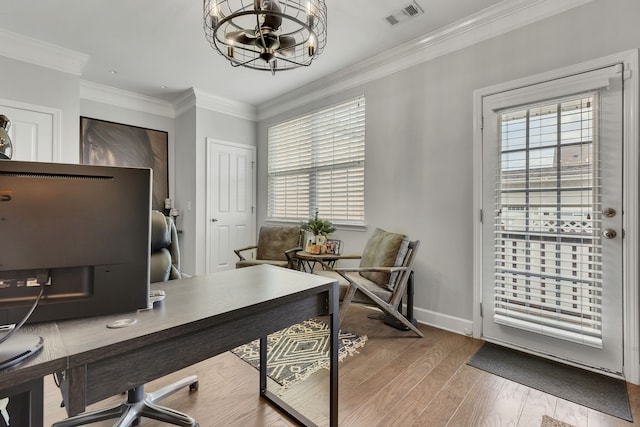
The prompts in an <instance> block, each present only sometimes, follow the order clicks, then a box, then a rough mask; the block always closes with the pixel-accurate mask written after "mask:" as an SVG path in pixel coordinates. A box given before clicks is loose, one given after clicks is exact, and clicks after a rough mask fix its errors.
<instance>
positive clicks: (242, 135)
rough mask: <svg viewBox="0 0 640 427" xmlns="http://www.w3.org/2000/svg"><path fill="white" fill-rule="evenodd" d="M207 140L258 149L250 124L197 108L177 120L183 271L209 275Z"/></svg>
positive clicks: (252, 123)
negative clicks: (207, 258) (207, 250)
mask: <svg viewBox="0 0 640 427" xmlns="http://www.w3.org/2000/svg"><path fill="white" fill-rule="evenodd" d="M207 138H215V139H219V140H224V141H229V142H236V143H241V144H247V145H255V141H256V126H255V123H254V122H253V121H251V120H247V119H243V118H239V117H236V116H231V115H227V114H222V113H219V112H215V111H211V110H208V109H205V108H201V107H197V106H194V107H193V108H191V109H189V110H188V111H187V112H185V113H183V114H182V115H181V116H179V117H178V118H177V119H176V140H177V141H178V143H177V147H178V151H177V152H176V171H177V178H176V185H177V190H178V191H177V192H176V206H177V207H178V209H180V211H181V217H180V218H179V219H178V226H179V228H180V230H181V231H182V236H181V241H180V243H181V248H182V253H183V259H184V262H183V265H182V268H183V270H184V271H185V272H186V273H188V274H204V273H206V224H207V218H206V213H207V204H206V203H207V194H206V192H207V183H206V176H207V174H206V170H207V146H206V140H207Z"/></svg>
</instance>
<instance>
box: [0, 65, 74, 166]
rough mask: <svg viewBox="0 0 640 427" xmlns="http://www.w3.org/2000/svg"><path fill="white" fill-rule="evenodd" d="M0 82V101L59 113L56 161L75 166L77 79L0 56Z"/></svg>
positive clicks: (67, 74)
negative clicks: (57, 158)
mask: <svg viewBox="0 0 640 427" xmlns="http://www.w3.org/2000/svg"><path fill="white" fill-rule="evenodd" d="M0 81H1V82H2V86H1V89H0V99H3V100H8V101H14V102H19V103H23V104H29V105H34V106H43V107H49V108H53V109H56V110H59V111H60V112H61V115H60V120H61V124H60V134H59V137H60V151H59V153H58V155H59V159H60V162H62V163H78V161H79V159H80V132H79V127H80V126H79V124H78V116H79V111H80V110H79V109H80V97H79V93H80V77H78V76H75V75H72V74H69V73H63V72H60V71H55V70H51V69H49V68H44V67H40V66H37V65H32V64H28V63H26V62H22V61H17V60H14V59H10V58H7V57H4V56H0ZM0 114H2V111H0ZM9 118H11V117H9ZM18 143H19V141H14V144H18Z"/></svg>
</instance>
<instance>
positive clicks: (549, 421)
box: [540, 415, 575, 427]
mask: <svg viewBox="0 0 640 427" xmlns="http://www.w3.org/2000/svg"><path fill="white" fill-rule="evenodd" d="M540 427H575V426H574V425H573V424H569V423H565V422H564V421H560V420H556V419H554V418H551V417H550V416H548V415H543V417H542V422H541V423H540Z"/></svg>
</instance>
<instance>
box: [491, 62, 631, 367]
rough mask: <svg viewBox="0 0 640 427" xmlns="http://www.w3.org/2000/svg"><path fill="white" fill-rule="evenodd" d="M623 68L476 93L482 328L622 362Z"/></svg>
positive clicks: (524, 342) (598, 360) (581, 356)
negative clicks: (479, 146)
mask: <svg viewBox="0 0 640 427" xmlns="http://www.w3.org/2000/svg"><path fill="white" fill-rule="evenodd" d="M622 91H623V73H622V66H618V65H614V66H610V67H604V68H601V69H598V70H594V71H590V72H586V73H580V74H576V75H574V76H571V77H566V78H563V79H557V80H553V81H548V82H544V83H540V84H537V85H532V86H527V87H522V88H519V89H514V90H509V91H506V92H502V93H497V94H493V95H490V96H486V97H484V98H483V99H482V117H483V127H482V181H483V182H482V188H483V190H482V212H483V218H482V261H481V262H482V278H481V280H482V309H481V312H482V314H481V315H482V335H483V337H484V338H486V339H489V340H493V341H497V342H502V343H505V344H508V345H511V346H516V347H521V348H523V349H527V350H529V351H533V352H535V353H539V354H543V355H550V356H552V357H554V358H559V359H564V360H568V361H572V362H574V363H578V364H583V365H586V366H590V367H594V368H597V369H601V370H605V371H609V372H613V373H622V367H623V339H622V337H623V319H622V312H623V300H622V296H623V292H622V291H623V287H622V247H623V246H622V237H623V232H622V190H623V189H622V165H623V163H622V160H623V159H622V153H623V143H622V141H623V139H622V137H623V135H622V129H623V123H622V118H623V103H622V99H623V98H622Z"/></svg>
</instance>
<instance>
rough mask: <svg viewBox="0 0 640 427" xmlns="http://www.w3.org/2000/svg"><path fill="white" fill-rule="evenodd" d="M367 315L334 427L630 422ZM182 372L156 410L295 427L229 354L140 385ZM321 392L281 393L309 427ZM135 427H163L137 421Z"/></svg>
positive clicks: (321, 416)
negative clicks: (195, 380)
mask: <svg viewBox="0 0 640 427" xmlns="http://www.w3.org/2000/svg"><path fill="white" fill-rule="evenodd" d="M369 313H371V310H370V309H367V308H365V307H358V306H353V307H352V308H350V309H349V313H348V315H347V318H346V319H345V322H344V324H343V325H342V328H343V329H344V330H347V331H351V332H356V333H359V334H361V335H367V336H368V338H369V339H368V341H367V344H366V345H365V346H364V347H362V348H360V349H359V350H358V351H359V353H358V354H356V355H354V356H351V357H347V358H346V359H345V360H344V361H343V362H342V363H340V371H339V372H340V379H339V402H340V403H339V406H340V409H339V419H340V422H339V424H340V426H345V427H346V426H354V427H360V426H363V427H370V426H380V427H383V426H384V427H386V426H403V427H407V426H415V427H418V426H430V427H431V426H523V427H524V426H532V427H539V426H540V422H541V419H542V416H543V415H549V416H551V417H553V418H556V419H558V420H561V421H564V422H567V423H570V424H573V425H574V426H580V427H582V426H585V427H597V426H619V427H623V426H631V425H634V423H628V422H626V421H622V420H620V419H618V418H613V417H610V416H607V415H604V414H602V413H599V412H596V411H593V410H591V409H588V408H586V407H583V406H579V405H576V404H574V403H571V402H568V401H566V400H562V399H559V398H556V397H554V396H551V395H548V394H545V393H541V392H539V391H536V390H534V389H531V388H528V387H525V386H522V385H520V384H517V383H514V382H511V381H508V380H505V379H503V378H500V377H497V376H494V375H491V374H488V373H486V372H484V371H481V370H478V369H476V368H472V367H470V366H468V365H467V364H466V362H467V360H468V359H469V358H470V357H471V356H472V355H473V354H474V353H475V352H476V351H477V350H478V348H480V346H481V345H482V342H481V341H478V340H475V339H473V338H469V337H465V336H461V335H457V334H454V333H451V332H446V331H443V330H439V329H435V328H431V327H428V326H424V325H421V326H420V329H421V330H422V331H423V332H424V334H425V338H422V339H420V338H417V337H416V336H415V335H414V334H412V333H411V332H401V331H397V330H395V329H392V328H390V327H388V326H385V325H383V324H382V322H381V321H379V320H373V319H369V318H368V317H367V314H369ZM113 374H114V375H118V373H117V372H114V373H113ZM191 374H196V375H198V377H199V383H200V388H199V390H198V391H197V392H194V393H191V394H190V393H189V392H188V391H187V390H186V389H185V390H183V391H180V392H178V393H176V394H174V395H173V396H170V397H168V398H167V399H165V400H164V401H163V402H162V403H163V404H164V405H167V406H169V407H172V408H174V409H178V410H181V411H184V412H187V413H189V414H190V415H191V416H193V417H195V418H196V420H197V421H198V422H199V423H200V426H201V427H214V426H215V427H217V426H241V427H252V426H255V427H284V426H292V425H295V424H293V423H292V422H291V421H290V420H289V419H287V418H286V417H284V416H282V415H281V414H280V413H279V412H278V411H276V410H275V409H273V408H272V407H271V406H269V404H267V403H265V402H264V401H262V400H261V399H260V398H259V396H258V372H257V370H255V369H254V368H252V367H251V366H249V365H248V364H246V363H245V362H243V361H242V360H240V359H239V358H238V357H236V356H234V355H233V354H231V353H224V354H221V355H219V356H217V357H214V358H212V359H209V360H206V361H204V362H201V363H199V364H197V365H194V366H192V367H190V368H188V369H185V370H183V371H180V372H176V373H174V374H172V375H169V376H167V377H164V378H160V379H158V380H156V381H154V382H152V383H150V384H148V385H147V386H146V388H147V389H148V390H155V389H157V388H159V387H161V386H163V385H165V384H168V383H170V382H171V381H175V380H177V379H179V378H182V377H184V376H186V375H191ZM327 387H328V375H327V371H320V372H317V373H316V374H314V375H313V376H312V377H310V378H309V379H307V380H306V381H304V382H302V383H299V384H296V385H294V386H293V387H291V388H290V389H288V390H285V391H284V392H283V396H284V397H285V398H286V399H287V400H288V401H289V402H290V403H291V404H292V405H294V407H296V408H297V409H299V410H301V412H303V413H304V414H305V415H306V416H308V417H310V418H311V419H313V420H314V421H315V422H317V423H319V424H320V425H328V423H327V414H328V409H327V408H328V407H327V399H328V393H327ZM270 388H271V387H270ZM628 390H629V398H630V403H631V408H632V412H633V417H634V419H635V420H636V423H635V424H638V425H640V387H638V386H634V385H628ZM121 398H122V397H121V396H116V397H114V398H111V399H109V400H108V401H105V402H101V403H100V404H96V405H94V406H93V407H101V406H104V405H105V404H110V403H114V402H119V401H120V399H121ZM60 400H61V399H60V393H59V390H58V389H57V388H56V387H55V385H54V383H53V379H52V378H51V377H47V378H46V379H45V425H50V424H51V423H52V422H54V421H57V420H60V419H63V418H64V417H65V412H64V409H62V408H60V407H59V404H60ZM112 424H113V422H102V423H98V424H95V425H97V426H110V425H112ZM141 425H142V426H148V427H152V426H153V427H155V426H159V425H163V424H161V423H158V422H155V421H152V420H146V419H144V420H142V422H141Z"/></svg>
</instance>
